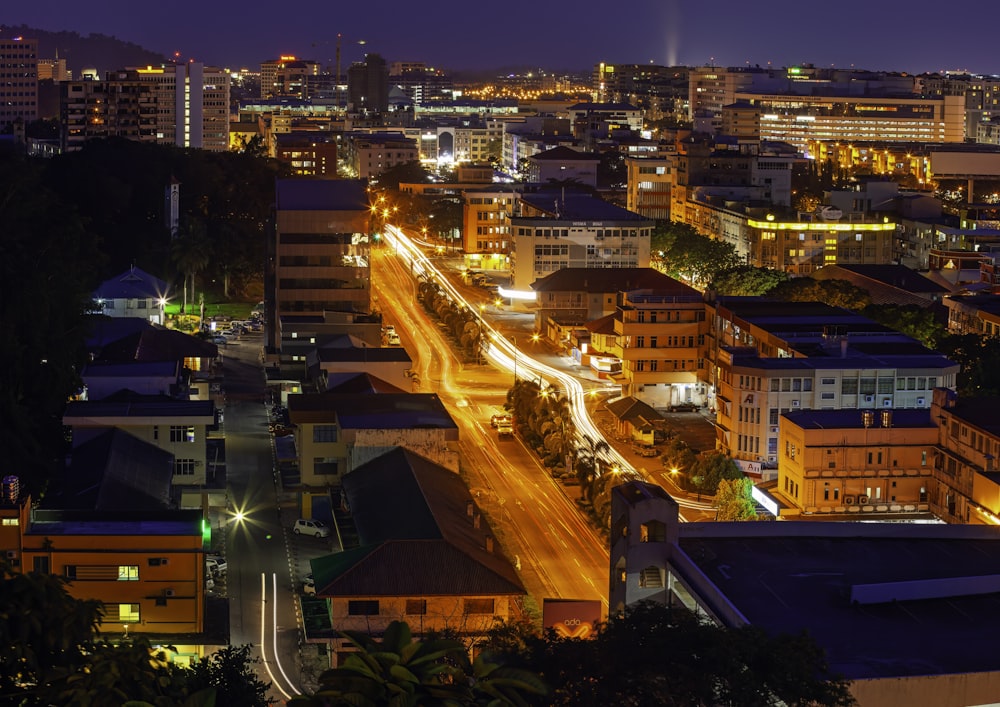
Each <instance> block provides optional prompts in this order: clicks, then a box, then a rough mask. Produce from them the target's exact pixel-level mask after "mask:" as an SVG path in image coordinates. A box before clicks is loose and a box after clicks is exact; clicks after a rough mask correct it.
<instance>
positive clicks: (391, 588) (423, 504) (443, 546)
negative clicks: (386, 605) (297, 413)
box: [312, 447, 524, 596]
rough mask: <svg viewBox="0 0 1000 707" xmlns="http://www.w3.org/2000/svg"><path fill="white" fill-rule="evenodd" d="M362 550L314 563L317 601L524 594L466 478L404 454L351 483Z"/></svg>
mask: <svg viewBox="0 0 1000 707" xmlns="http://www.w3.org/2000/svg"><path fill="white" fill-rule="evenodd" d="M343 491H344V494H345V495H346V497H347V501H348V504H349V507H350V509H351V515H352V516H353V520H354V524H355V526H356V528H357V530H358V537H359V541H360V547H357V548H354V549H351V550H346V551H344V552H342V553H337V554H334V555H328V556H326V557H322V558H319V559H317V560H313V562H312V567H313V572H314V574H315V575H316V586H317V589H318V590H320V591H319V592H318V593H320V594H324V593H330V594H335V595H341V596H344V595H347V596H356V595H369V596H370V595H375V596H386V595H389V596H392V595H396V596H398V595H410V596H414V595H415V596H433V595H455V594H459V595H465V596H469V595H473V596H476V595H478V596H482V595H491V594H493V595H497V594H504V595H509V594H523V593H524V587H523V585H522V584H521V582H520V580H519V579H518V577H517V573H516V572H515V570H514V568H513V567H512V566H511V564H510V562H508V561H507V560H506V559H505V558H504V557H503V555H502V554H500V552H499V548H498V547H495V546H494V549H492V550H491V549H488V541H487V538H488V537H489V538H492V537H493V536H494V534H493V531H492V530H491V529H490V527H489V525H488V524H487V522H486V519H485V518H483V517H481V516H478V511H475V510H474V514H475V515H470V513H469V509H470V507H471V508H473V509H474V502H473V499H472V496H471V495H470V494H469V490H468V489H467V488H466V486H465V482H464V481H462V479H461V477H459V476H458V475H457V474H455V473H454V472H452V471H449V470H448V469H445V468H444V467H441V466H439V465H437V464H435V463H433V462H431V461H430V460H428V459H425V458H424V457H421V456H420V455H418V454H415V453H413V452H410V451H408V450H404V449H402V448H400V447H397V448H396V449H394V450H393V451H391V452H388V453H387V454H383V455H382V456H380V457H378V458H376V459H374V460H372V461H370V462H368V463H367V464H364V465H362V466H360V467H359V468H358V469H356V470H354V471H353V472H351V473H350V474H348V475H347V476H345V477H344V480H343Z"/></svg>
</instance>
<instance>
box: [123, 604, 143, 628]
mask: <svg viewBox="0 0 1000 707" xmlns="http://www.w3.org/2000/svg"><path fill="white" fill-rule="evenodd" d="M118 621H119V623H123V624H137V623H139V605H138V604H119V605H118Z"/></svg>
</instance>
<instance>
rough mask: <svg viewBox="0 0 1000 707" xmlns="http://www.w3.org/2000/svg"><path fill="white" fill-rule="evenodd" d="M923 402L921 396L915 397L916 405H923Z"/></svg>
mask: <svg viewBox="0 0 1000 707" xmlns="http://www.w3.org/2000/svg"><path fill="white" fill-rule="evenodd" d="M925 402H926V401H925V400H924V399H923V398H917V405H923V404H924V403H925Z"/></svg>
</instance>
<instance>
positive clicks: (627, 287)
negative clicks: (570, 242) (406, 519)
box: [531, 268, 701, 299]
mask: <svg viewBox="0 0 1000 707" xmlns="http://www.w3.org/2000/svg"><path fill="white" fill-rule="evenodd" d="M531 289H533V290H534V291H535V292H566V291H578V290H583V291H584V292H629V291H632V290H652V291H653V292H655V293H662V294H668V295H692V296H695V297H697V298H698V299H701V294H700V293H699V292H698V291H697V290H695V289H693V288H691V287H688V286H687V285H685V284H684V283H683V282H679V281H678V280H675V279H674V278H672V277H670V276H669V275H664V274H663V273H661V272H660V271H659V270H654V269H653V268H562V269H560V270H556V271H555V272H554V273H551V274H550V275H546V276H545V277H542V278H539V279H538V280H535V281H534V282H533V283H531Z"/></svg>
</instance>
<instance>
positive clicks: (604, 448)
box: [576, 435, 611, 501]
mask: <svg viewBox="0 0 1000 707" xmlns="http://www.w3.org/2000/svg"><path fill="white" fill-rule="evenodd" d="M580 440H581V442H582V444H580V445H579V446H578V447H577V449H576V478H577V480H578V481H579V482H580V498H583V497H584V494H585V493H589V491H590V489H591V484H592V482H593V481H594V479H595V478H596V477H597V470H598V466H599V464H600V460H601V456H600V455H602V454H607V453H608V452H610V451H611V446H610V445H609V444H608V443H607V441H606V440H604V439H597V440H595V439H593V438H592V437H590V436H589V435H581V436H580ZM588 500H591V501H592V500H593V496H591V497H590V498H589V499H588Z"/></svg>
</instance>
